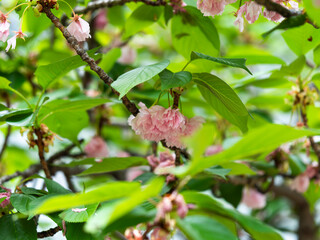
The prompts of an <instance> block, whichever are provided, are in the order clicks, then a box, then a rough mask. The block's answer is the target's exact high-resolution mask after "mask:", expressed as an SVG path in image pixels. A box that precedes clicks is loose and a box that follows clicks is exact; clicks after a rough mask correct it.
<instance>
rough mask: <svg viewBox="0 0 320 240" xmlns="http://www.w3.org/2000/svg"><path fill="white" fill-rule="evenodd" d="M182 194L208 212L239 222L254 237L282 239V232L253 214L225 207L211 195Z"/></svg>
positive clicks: (264, 239) (187, 200) (265, 239)
mask: <svg viewBox="0 0 320 240" xmlns="http://www.w3.org/2000/svg"><path fill="white" fill-rule="evenodd" d="M182 195H183V197H184V199H185V200H186V202H187V203H193V204H195V205H196V206H198V208H200V209H203V210H204V211H205V212H206V213H208V212H211V211H212V212H213V213H215V214H218V215H221V216H224V217H228V218H230V219H233V220H234V221H236V222H238V223H239V224H240V225H241V227H243V229H244V230H245V231H246V232H248V233H249V234H250V235H251V236H252V238H253V239H259V240H270V239H272V240H282V237H281V236H280V234H279V233H278V232H277V231H276V230H275V229H274V228H272V227H271V226H268V225H266V224H264V223H262V222H260V221H259V220H257V219H255V218H253V217H251V216H244V215H242V214H240V213H239V212H238V211H236V210H234V209H232V208H230V207H225V206H224V205H223V204H222V203H221V202H220V201H218V200H217V199H215V198H213V197H211V196H209V195H206V194H203V193H198V192H192V191H187V192H183V193H182Z"/></svg>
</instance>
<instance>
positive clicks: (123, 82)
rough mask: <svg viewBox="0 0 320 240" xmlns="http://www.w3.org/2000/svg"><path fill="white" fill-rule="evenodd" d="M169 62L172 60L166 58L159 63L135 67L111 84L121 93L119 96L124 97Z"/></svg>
mask: <svg viewBox="0 0 320 240" xmlns="http://www.w3.org/2000/svg"><path fill="white" fill-rule="evenodd" d="M169 63H170V62H169V61H168V60H164V61H162V62H159V63H155V64H152V65H148V66H145V67H139V68H136V69H133V70H131V71H129V72H126V73H124V74H122V75H121V76H120V77H118V79H117V80H116V81H115V82H113V83H112V84H111V86H112V87H113V88H114V89H116V90H117V91H118V92H119V93H120V96H119V98H122V97H123V96H124V95H126V94H127V93H128V92H129V91H130V90H131V89H132V88H133V87H135V86H137V85H138V84H140V83H143V82H146V81H148V80H150V79H151V78H153V77H154V76H156V75H157V74H158V73H160V72H161V71H162V70H163V69H165V68H166V67H168V65H169Z"/></svg>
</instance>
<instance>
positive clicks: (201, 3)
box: [197, 0, 236, 17]
mask: <svg viewBox="0 0 320 240" xmlns="http://www.w3.org/2000/svg"><path fill="white" fill-rule="evenodd" d="M234 2H236V0H198V1H197V7H198V9H199V10H200V11H201V12H202V13H203V15H204V16H212V17H214V16H215V15H220V14H222V12H223V10H224V8H225V6H226V5H227V4H230V3H234Z"/></svg>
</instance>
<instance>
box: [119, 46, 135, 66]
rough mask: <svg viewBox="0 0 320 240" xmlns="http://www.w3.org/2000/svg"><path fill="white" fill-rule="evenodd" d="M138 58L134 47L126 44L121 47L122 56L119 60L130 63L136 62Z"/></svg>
mask: <svg viewBox="0 0 320 240" xmlns="http://www.w3.org/2000/svg"><path fill="white" fill-rule="evenodd" d="M136 58H137V51H136V50H135V49H133V48H132V47H130V46H128V45H126V46H124V47H123V48H121V56H120V58H119V59H118V62H119V63H122V64H128V65H129V64H132V63H134V61H135V60H136Z"/></svg>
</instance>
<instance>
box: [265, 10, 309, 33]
mask: <svg viewBox="0 0 320 240" xmlns="http://www.w3.org/2000/svg"><path fill="white" fill-rule="evenodd" d="M305 22H306V16H305V15H304V14H299V15H297V16H292V17H290V18H287V19H285V20H283V21H282V22H281V23H279V24H278V25H277V26H276V27H274V28H272V29H271V30H269V31H268V32H266V33H264V34H262V37H264V38H265V37H267V36H268V35H269V34H271V33H272V32H274V31H275V30H278V29H288V28H295V27H298V26H301V25H303V24H304V23H305Z"/></svg>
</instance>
